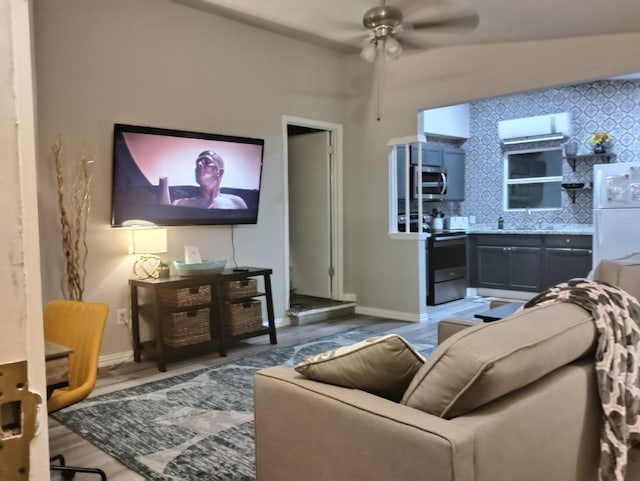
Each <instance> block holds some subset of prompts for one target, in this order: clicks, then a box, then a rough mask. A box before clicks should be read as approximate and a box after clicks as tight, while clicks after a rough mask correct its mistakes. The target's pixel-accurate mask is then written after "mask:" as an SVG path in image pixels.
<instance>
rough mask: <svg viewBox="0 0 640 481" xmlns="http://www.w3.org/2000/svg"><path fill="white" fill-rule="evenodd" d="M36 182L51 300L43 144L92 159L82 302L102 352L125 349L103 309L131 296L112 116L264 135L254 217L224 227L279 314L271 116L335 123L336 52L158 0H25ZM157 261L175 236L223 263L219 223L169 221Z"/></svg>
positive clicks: (275, 122)
mask: <svg viewBox="0 0 640 481" xmlns="http://www.w3.org/2000/svg"><path fill="white" fill-rule="evenodd" d="M35 37H36V60H37V81H38V85H37V87H38V90H37V92H38V114H39V123H38V127H39V132H38V137H39V149H38V153H39V159H38V160H39V182H40V195H39V202H40V211H41V230H42V234H41V240H42V267H43V281H42V282H43V290H44V298H45V301H46V300H49V299H51V298H55V297H59V296H60V295H61V294H60V279H61V268H62V267H63V261H62V254H61V247H60V240H59V226H58V214H57V207H56V204H55V202H56V190H55V185H54V177H53V169H52V164H51V156H50V147H51V144H52V143H53V142H54V141H55V140H56V138H57V137H58V135H59V134H60V135H62V138H63V142H65V145H66V146H67V147H68V149H67V153H68V154H69V157H68V160H67V162H68V163H73V162H75V161H76V160H77V159H78V157H79V155H80V154H81V153H82V152H83V151H84V152H86V153H87V154H89V155H93V154H95V155H96V162H95V164H94V167H93V169H94V170H93V172H94V176H93V184H92V204H93V205H92V211H91V220H90V228H89V235H88V241H89V259H88V266H87V269H88V275H87V280H86V285H87V287H86V291H85V299H86V300H95V301H102V302H106V303H108V304H109V305H110V308H111V311H110V314H109V319H108V322H107V327H106V330H105V335H104V341H103V345H102V352H101V354H102V355H103V356H105V355H110V354H116V353H119V352H124V351H128V350H130V349H131V341H130V335H129V332H128V330H127V328H126V327H125V326H119V325H116V323H115V311H116V309H118V308H120V307H126V306H128V305H129V290H128V285H127V279H128V278H129V277H130V275H131V266H132V263H133V258H132V257H130V256H127V255H126V246H127V236H126V233H125V232H123V231H119V230H114V229H112V228H110V227H109V219H110V202H111V190H110V189H111V152H112V146H111V142H112V128H113V124H114V123H115V122H121V123H129V124H136V125H148V126H156V127H166V128H175V129H184V130H193V131H199V132H211V133H221V134H229V135H239V136H246V137H258V138H264V139H265V155H264V169H263V174H262V176H263V177H262V180H263V188H262V192H261V199H260V211H259V222H258V224H257V225H251V226H238V227H236V228H235V231H234V237H235V247H236V260H237V262H238V264H239V265H256V266H261V267H271V268H273V269H274V275H273V277H272V282H273V287H274V294H275V298H274V303H275V312H276V317H281V316H282V315H283V314H284V309H285V306H284V298H285V297H284V293H285V286H284V273H283V265H284V259H283V246H284V238H283V235H284V234H283V233H284V224H283V222H284V220H283V208H284V202H285V198H284V192H283V182H284V174H283V158H282V157H283V145H282V116H283V115H291V116H296V117H303V118H310V119H318V120H322V121H326V122H335V123H342V122H343V120H344V119H343V116H342V112H343V107H342V104H343V101H344V97H345V94H344V92H343V87H342V86H343V85H344V82H343V78H344V77H343V73H344V68H343V62H344V57H343V56H342V55H340V54H337V53H334V52H332V51H329V50H326V49H322V48H318V47H313V46H310V45H308V44H305V43H302V42H292V41H291V40H289V39H287V38H285V37H282V36H279V35H274V34H271V33H267V32H263V31H260V30H257V29H254V28H250V27H246V26H243V25H240V24H237V23H234V22H231V21H229V20H226V19H222V18H218V17H215V16H213V15H211V14H208V13H204V12H201V11H199V10H195V9H191V8H189V7H186V6H183V5H180V4H177V3H174V2H172V1H170V0H136V1H134V2H132V1H129V0H110V1H108V2H105V1H103V0H61V1H56V2H48V1H44V2H36V5H35ZM168 234H169V252H168V253H167V257H169V258H172V259H180V258H183V252H184V251H183V246H184V245H196V246H199V247H200V251H201V253H202V256H203V257H205V258H228V259H229V262H231V258H232V248H231V228H230V227H183V228H177V227H176V228H169V232H168Z"/></svg>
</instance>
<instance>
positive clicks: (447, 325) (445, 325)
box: [438, 317, 482, 344]
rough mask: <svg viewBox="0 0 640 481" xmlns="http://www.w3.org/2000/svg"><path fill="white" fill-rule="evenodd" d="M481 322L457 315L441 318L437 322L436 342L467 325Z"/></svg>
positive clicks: (475, 324)
mask: <svg viewBox="0 0 640 481" xmlns="http://www.w3.org/2000/svg"><path fill="white" fill-rule="evenodd" d="M478 324H482V323H481V322H480V321H473V320H471V319H462V318H459V317H452V318H449V319H443V320H442V321H440V322H439V323H438V344H442V342H443V341H444V340H445V339H447V338H449V337H451V336H453V335H454V334H456V333H458V332H460V331H462V330H463V329H466V328H467V327H471V326H477V325H478Z"/></svg>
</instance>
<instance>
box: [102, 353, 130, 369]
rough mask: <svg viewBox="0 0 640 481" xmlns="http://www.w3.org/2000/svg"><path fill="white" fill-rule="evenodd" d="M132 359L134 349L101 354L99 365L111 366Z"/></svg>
mask: <svg viewBox="0 0 640 481" xmlns="http://www.w3.org/2000/svg"><path fill="white" fill-rule="evenodd" d="M130 361H133V351H125V352H117V353H115V354H107V355H106V356H100V357H99V358H98V367H110V366H114V365H117V364H122V363H123V362H130Z"/></svg>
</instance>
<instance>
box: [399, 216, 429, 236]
mask: <svg viewBox="0 0 640 481" xmlns="http://www.w3.org/2000/svg"><path fill="white" fill-rule="evenodd" d="M419 217H420V216H419V215H418V214H414V213H411V214H409V231H408V232H430V231H431V228H430V227H429V218H430V217H429V215H427V214H425V215H423V216H422V222H420V219H419ZM406 224H407V216H406V215H399V216H398V232H407V231H405V225H406Z"/></svg>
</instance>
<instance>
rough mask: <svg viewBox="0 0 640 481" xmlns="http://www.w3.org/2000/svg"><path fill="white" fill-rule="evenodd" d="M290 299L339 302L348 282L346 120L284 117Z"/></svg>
mask: <svg viewBox="0 0 640 481" xmlns="http://www.w3.org/2000/svg"><path fill="white" fill-rule="evenodd" d="M283 130H284V136H285V139H284V143H285V153H286V155H285V172H286V173H287V175H286V196H287V197H286V218H287V221H286V222H285V226H286V228H287V232H286V239H287V247H286V253H285V261H286V263H287V265H286V278H287V284H288V286H289V289H288V299H287V305H288V306H289V311H290V312H291V311H292V310H293V309H298V308H302V309H316V308H318V307H320V308H321V307H323V306H336V305H339V304H340V301H342V297H343V287H342V280H343V279H342V272H343V259H342V252H343V246H342V126H341V125H339V124H330V123H326V122H320V121H314V120H308V119H300V118H294V117H285V118H284V125H283Z"/></svg>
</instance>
